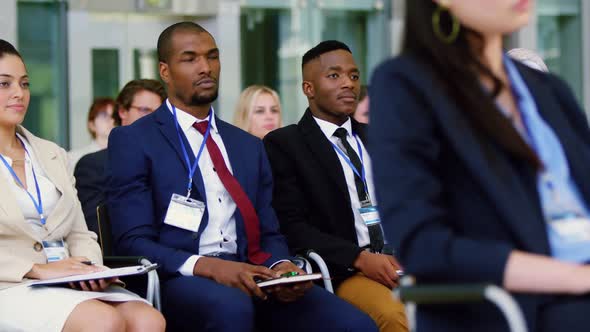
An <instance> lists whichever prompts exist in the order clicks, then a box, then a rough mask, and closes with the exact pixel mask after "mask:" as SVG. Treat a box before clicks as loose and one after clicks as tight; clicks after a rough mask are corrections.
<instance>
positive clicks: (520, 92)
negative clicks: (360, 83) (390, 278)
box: [369, 0, 590, 332]
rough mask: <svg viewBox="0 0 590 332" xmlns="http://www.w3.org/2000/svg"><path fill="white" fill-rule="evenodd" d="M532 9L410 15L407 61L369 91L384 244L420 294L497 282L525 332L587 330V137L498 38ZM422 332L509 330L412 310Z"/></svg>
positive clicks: (570, 100)
mask: <svg viewBox="0 0 590 332" xmlns="http://www.w3.org/2000/svg"><path fill="white" fill-rule="evenodd" d="M531 14H532V1H526V0H519V1H515V0H495V1H488V0H453V1H449V0H436V1H431V0H420V1H407V2H406V18H405V22H406V32H405V38H404V42H403V50H402V53H401V56H399V57H397V58H395V59H391V60H388V61H386V62H385V63H384V64H382V65H380V66H379V67H377V69H376V70H375V72H374V75H373V79H372V82H371V91H370V97H371V107H372V111H371V128H370V130H369V142H370V144H369V151H370V152H371V156H372V157H373V169H374V176H375V183H376V187H377V196H378V197H379V203H380V205H379V209H380V212H381V217H382V220H383V225H384V228H385V234H386V235H387V236H388V238H389V240H390V242H391V243H392V244H393V245H394V246H395V249H396V253H397V255H398V257H399V259H400V260H401V263H402V264H403V266H404V267H405V270H406V272H408V273H409V274H412V275H414V276H415V278H416V279H417V281H418V283H422V284H429V283H451V284H460V283H478V284H481V283H492V284H495V285H498V286H500V287H503V288H504V289H506V290H508V291H509V292H511V293H512V294H513V295H514V297H515V300H516V301H517V302H518V304H519V306H520V308H521V309H522V312H523V314H524V317H525V319H526V322H527V325H528V329H529V331H570V332H571V331H587V330H588V327H589V326H590V315H588V312H590V295H589V294H590V266H589V265H588V262H589V261H590V219H589V205H588V203H590V175H589V173H588V165H590V130H589V128H588V123H587V122H586V120H585V118H584V112H583V111H582V109H580V106H579V105H578V104H577V102H576V99H575V97H574V95H573V94H572V92H571V90H570V89H569V87H568V86H567V85H566V84H565V83H564V82H563V81H562V80H561V79H559V78H558V77H556V76H553V75H551V74H547V73H544V72H541V71H539V70H535V69H531V68H529V67H528V66H525V65H523V64H521V63H520V62H517V61H513V60H511V59H510V57H508V56H506V55H505V54H504V51H503V38H504V36H505V35H508V34H510V33H513V32H515V31H516V30H518V29H519V28H521V27H523V26H525V25H526V24H527V23H528V21H529V17H530V15H531ZM417 327H418V331H507V330H508V328H507V325H506V322H505V320H504V318H503V317H502V315H501V314H500V311H499V310H497V309H495V308H493V306H492V305H491V304H489V303H487V304H486V303H481V304H479V303H477V304H476V303H469V304H453V305H433V306H427V305H423V306H418V308H417Z"/></svg>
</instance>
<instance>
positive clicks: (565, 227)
mask: <svg viewBox="0 0 590 332" xmlns="http://www.w3.org/2000/svg"><path fill="white" fill-rule="evenodd" d="M549 226H550V227H551V229H552V230H553V231H555V232H556V233H557V235H559V237H560V238H562V239H563V240H565V241H567V242H570V243H578V242H587V241H590V219H588V218H585V217H582V216H578V215H574V214H570V215H567V216H563V217H558V218H553V219H552V220H550V221H549Z"/></svg>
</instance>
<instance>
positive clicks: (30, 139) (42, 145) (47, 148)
mask: <svg viewBox="0 0 590 332" xmlns="http://www.w3.org/2000/svg"><path fill="white" fill-rule="evenodd" d="M17 133H18V134H20V135H21V136H22V137H24V138H25V139H26V140H27V143H28V144H30V145H31V146H33V147H34V148H35V150H37V151H43V152H44V153H56V154H65V150H64V149H63V148H62V147H60V146H59V145H57V144H56V143H54V142H52V141H49V140H46V139H44V138H41V137H38V136H36V135H35V134H33V133H31V132H30V131H28V130H27V129H26V128H25V127H22V126H19V127H17Z"/></svg>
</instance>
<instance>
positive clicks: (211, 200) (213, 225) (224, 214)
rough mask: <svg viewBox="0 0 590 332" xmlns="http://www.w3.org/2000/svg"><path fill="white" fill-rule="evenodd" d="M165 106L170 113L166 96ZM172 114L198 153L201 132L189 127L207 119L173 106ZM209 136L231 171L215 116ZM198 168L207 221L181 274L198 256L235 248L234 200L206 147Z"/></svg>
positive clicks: (187, 273) (189, 269)
mask: <svg viewBox="0 0 590 332" xmlns="http://www.w3.org/2000/svg"><path fill="white" fill-rule="evenodd" d="M166 105H167V106H168V109H169V110H170V112H172V105H171V104H170V101H169V100H168V99H167V100H166ZM212 110H213V109H212ZM176 117H177V119H178V125H179V126H180V129H181V130H182V132H183V133H184V135H185V136H186V139H187V140H188V142H189V144H190V147H191V149H192V151H193V154H194V155H195V157H196V156H197V154H198V153H199V148H200V147H201V143H202V142H203V135H202V134H201V133H200V132H199V131H198V130H196V129H195V128H194V127H193V124H194V123H195V122H203V121H207V120H208V119H209V118H205V119H202V120H201V119H197V118H195V117H194V116H192V115H190V114H188V113H186V112H184V111H182V110H180V109H178V108H176ZM209 137H211V138H212V139H213V141H214V142H215V143H216V144H217V146H218V147H219V150H220V151H221V154H222V156H223V160H224V161H225V165H226V166H227V168H228V169H229V171H230V172H232V174H233V170H232V167H231V164H230V162H229V157H228V155H227V150H226V149H225V145H224V144H223V139H222V138H221V136H220V135H219V131H218V130H217V125H216V123H215V115H213V116H212V117H211V131H210V133H209ZM183 162H184V161H183ZM191 166H192V165H191ZM199 170H200V171H201V175H202V177H203V184H204V185H205V194H206V196H207V201H206V202H204V203H205V204H206V206H207V211H208V212H209V222H208V223H207V227H205V229H204V230H203V233H202V234H201V239H200V241H199V255H193V256H191V257H189V259H187V261H186V262H185V263H184V264H183V265H182V266H181V267H180V268H179V269H178V272H180V274H182V275H184V276H192V275H193V268H194V266H195V264H196V263H197V261H198V260H199V258H201V257H202V256H205V255H210V254H220V253H225V254H235V253H237V249H238V245H237V242H236V240H237V235H236V234H237V233H236V218H235V217H234V213H235V211H236V203H235V202H234V200H233V199H232V198H231V196H230V194H229V192H228V191H227V190H226V189H225V187H224V186H223V183H222V182H221V180H220V179H219V176H218V175H217V172H215V170H214V167H213V161H212V160H211V156H210V155H209V151H208V150H207V146H205V147H204V148H203V152H202V153H201V157H200V158H199ZM177 194H179V195H185V193H182V192H178V193H177Z"/></svg>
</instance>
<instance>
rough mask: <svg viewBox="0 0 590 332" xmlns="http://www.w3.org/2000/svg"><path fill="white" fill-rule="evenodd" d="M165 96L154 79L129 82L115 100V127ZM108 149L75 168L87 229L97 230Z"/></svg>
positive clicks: (155, 105) (148, 110)
mask: <svg viewBox="0 0 590 332" xmlns="http://www.w3.org/2000/svg"><path fill="white" fill-rule="evenodd" d="M165 99H166V90H164V86H163V85H162V83H160V82H159V81H156V80H149V79H139V80H133V81H130V82H128V83H127V84H126V85H125V86H124V87H123V89H122V90H121V92H119V95H118V96H117V100H116V102H115V108H114V112H113V119H114V122H115V125H117V126H127V125H130V124H132V123H133V122H135V120H137V119H139V118H141V117H143V116H145V115H147V114H150V113H152V112H153V111H154V110H156V109H157V108H158V107H160V105H161V104H162V102H164V100H165ZM107 156H108V153H107V150H106V149H103V150H100V151H97V152H94V153H90V154H87V155H86V156H84V157H82V158H81V159H80V161H78V164H77V165H76V168H75V170H74V177H75V178H76V189H77V190H78V198H79V199H80V203H82V211H84V217H85V218H86V223H87V224H88V228H89V229H90V230H91V231H93V232H98V226H97V225H98V222H97V219H96V218H97V217H96V207H97V206H98V205H99V204H100V203H102V202H103V199H104V193H103V189H104V185H105V183H106V180H107V175H106V174H105V168H106V163H107Z"/></svg>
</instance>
